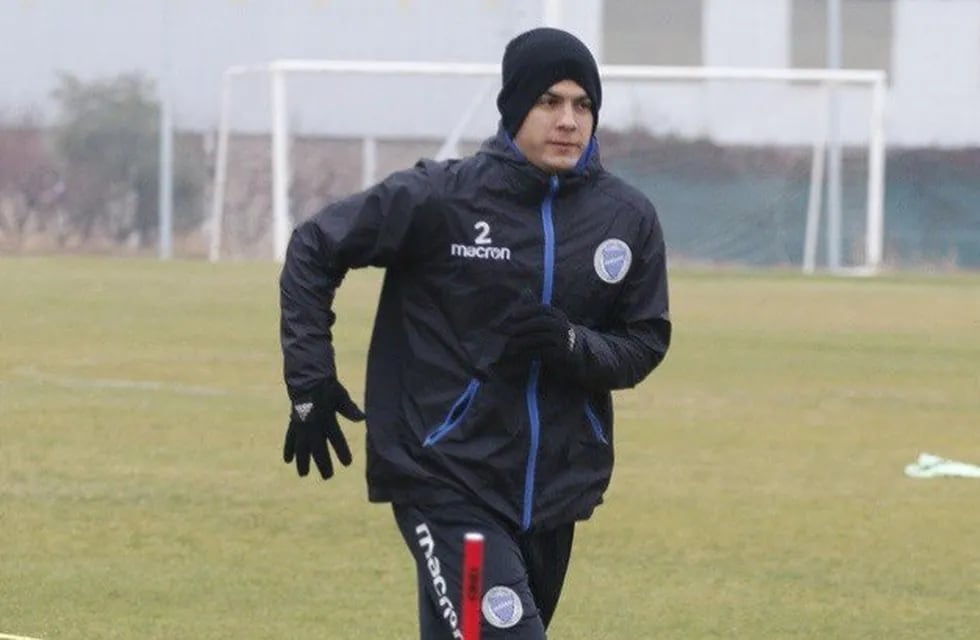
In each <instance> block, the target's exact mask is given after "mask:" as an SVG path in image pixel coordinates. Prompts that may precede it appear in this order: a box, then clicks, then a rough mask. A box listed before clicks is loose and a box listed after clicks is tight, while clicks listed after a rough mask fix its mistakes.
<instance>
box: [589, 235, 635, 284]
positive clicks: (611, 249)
mask: <svg viewBox="0 0 980 640" xmlns="http://www.w3.org/2000/svg"><path fill="white" fill-rule="evenodd" d="M632 262H633V252H632V251H630V247H629V245H628V244H626V243H625V242H623V241H622V240H620V239H619V238H609V239H608V240H604V241H603V242H602V243H601V244H600V245H599V246H598V247H597V248H596V250H595V258H594V259H593V263H594V264H595V272H596V274H597V275H598V276H599V277H600V278H601V279H602V281H603V282H608V283H609V284H616V283H617V282H619V281H620V280H622V279H623V278H625V277H626V273H627V272H628V271H629V270H630V264H631V263H632Z"/></svg>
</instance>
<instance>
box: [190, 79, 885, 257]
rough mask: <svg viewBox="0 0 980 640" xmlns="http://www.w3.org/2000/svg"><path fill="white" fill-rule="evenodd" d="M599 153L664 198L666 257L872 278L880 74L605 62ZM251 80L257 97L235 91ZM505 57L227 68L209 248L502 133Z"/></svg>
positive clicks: (280, 232) (284, 223) (877, 240)
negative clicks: (498, 104)
mask: <svg viewBox="0 0 980 640" xmlns="http://www.w3.org/2000/svg"><path fill="white" fill-rule="evenodd" d="M600 74H601V75H602V78H603V92H604V96H603V105H602V110H601V112H600V118H599V121H600V128H599V139H600V148H601V154H602V158H603V162H604V164H605V165H606V166H607V168H609V169H611V170H613V171H614V172H616V173H617V174H619V175H621V176H622V177H624V178H626V179H627V180H628V181H629V182H630V183H632V184H633V185H634V186H636V187H637V188H639V189H640V190H642V191H644V192H645V193H646V194H647V195H648V196H649V197H650V199H651V200H652V201H653V202H654V204H655V205H656V206H657V209H658V211H659V213H660V216H661V220H662V222H663V226H664V229H665V234H666V237H667V240H668V252H669V254H670V259H671V261H672V263H673V264H690V265H695V266H699V265H706V266H712V265H754V266H788V267H793V268H799V269H802V270H803V271H804V272H805V273H814V272H816V271H821V270H826V271H829V272H833V273H841V274H862V275H866V274H873V273H876V272H877V271H878V270H879V269H880V268H881V265H882V262H883V257H884V256H883V248H884V240H883V238H884V212H883V202H884V199H883V196H884V172H885V154H884V149H885V131H884V122H883V121H884V108H885V93H886V91H885V90H886V77H885V74H884V72H882V71H873V70H830V69H763V68H725V67H653V66H609V65H607V66H602V67H600ZM243 78H249V80H248V82H251V83H252V89H253V95H252V96H251V97H243V96H242V95H239V92H240V91H241V85H243V84H246V81H244V80H243ZM498 78H499V66H498V65H496V64H457V63H436V62H371V61H324V60H320V61H317V60H281V61H276V62H272V63H270V64H268V65H259V66H250V67H233V68H230V69H228V70H227V71H226V73H225V75H224V79H223V86H222V108H221V119H220V124H219V131H218V141H217V153H216V166H215V176H214V190H213V201H212V211H211V221H210V232H211V236H210V251H209V255H210V259H211V260H212V261H217V260H220V259H222V258H223V257H224V256H226V255H231V256H249V257H272V258H274V259H276V260H282V259H283V257H284V256H285V250H286V244H287V242H288V236H289V233H290V230H291V228H292V227H293V226H294V224H295V223H296V222H298V221H300V220H302V219H305V218H306V217H307V216H309V215H311V214H312V213H314V212H315V211H316V210H317V209H318V208H319V207H320V206H322V205H323V204H324V203H325V202H328V201H329V200H331V199H335V198H339V197H343V196H344V195H347V194H349V193H352V192H354V191H356V190H358V189H361V188H364V187H366V186H368V185H370V184H372V183H373V182H374V181H376V180H378V179H380V178H382V177H384V175H386V174H387V173H388V172H390V171H393V170H397V169H400V168H404V167H407V166H410V165H411V164H412V163H414V161H415V160H417V159H418V158H419V157H423V156H425V157H435V158H437V159H444V158H448V157H454V156H458V155H462V154H464V153H467V152H471V151H473V150H475V149H477V148H478V146H479V143H480V140H481V139H483V138H485V137H488V136H489V135H491V134H492V133H493V132H494V130H495V126H496V119H497V114H496V110H495V106H494V97H495V95H496V91H497V90H498V88H499V81H498Z"/></svg>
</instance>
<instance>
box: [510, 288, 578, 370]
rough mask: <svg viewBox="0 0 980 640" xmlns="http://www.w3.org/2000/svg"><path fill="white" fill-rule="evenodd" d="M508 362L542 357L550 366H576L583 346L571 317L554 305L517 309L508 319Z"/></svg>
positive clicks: (533, 305)
mask: <svg viewBox="0 0 980 640" xmlns="http://www.w3.org/2000/svg"><path fill="white" fill-rule="evenodd" d="M508 324H509V327H508V328H509V331H508V333H509V336H510V337H509V338H508V340H507V345H506V347H505V348H504V356H505V357H506V358H519V357H522V356H523V357H524V358H528V359H530V358H531V357H534V356H540V357H541V358H542V359H543V360H544V361H545V362H547V363H549V364H551V365H557V366H565V365H570V364H572V363H574V360H575V355H576V354H577V353H578V351H579V349H580V348H581V345H580V344H579V340H578V336H577V335H576V332H575V325H573V324H572V323H571V322H570V321H569V319H568V316H566V315H565V313H564V312H563V311H562V310H561V309H558V308H556V307H552V306H551V305H547V304H541V303H534V304H526V305H522V306H520V307H518V308H517V310H516V311H515V312H514V313H513V314H511V316H510V318H509V322H508Z"/></svg>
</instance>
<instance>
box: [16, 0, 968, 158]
mask: <svg viewBox="0 0 980 640" xmlns="http://www.w3.org/2000/svg"><path fill="white" fill-rule="evenodd" d="M551 1H552V2H554V0H551ZM637 1H641V0H637ZM690 1H692V2H694V1H695V0H690ZM703 1H704V11H703V22H704V24H703V29H704V31H703V37H702V46H703V54H704V55H703V58H704V62H705V64H708V65H723V66H730V65H739V66H745V65H748V66H768V67H780V66H785V65H788V64H789V40H788V38H789V35H790V13H789V12H790V11H791V7H792V3H791V1H790V0H703ZM893 1H894V2H895V7H894V11H893V17H894V22H895V24H894V33H893V38H892V44H893V52H892V57H893V65H892V69H893V78H892V80H891V85H890V91H889V96H888V106H887V118H888V138H889V143H890V144H897V145H940V146H965V145H973V146H976V145H980V117H978V116H977V114H978V113H980V0H893ZM547 2H548V0H303V1H299V0H293V1H289V2H284V1H283V0H20V1H18V2H5V3H2V4H0V59H2V60H3V63H4V69H3V77H2V89H0V119H2V120H6V121H8V122H9V121H16V120H18V119H19V118H21V117H22V116H23V115H25V114H32V115H35V116H37V117H41V118H49V117H50V116H51V102H50V100H49V94H50V91H51V89H52V88H54V86H55V85H56V72H57V71H58V70H66V71H71V72H72V73H75V74H77V75H79V76H81V77H82V78H83V79H91V78H95V77H99V76H111V75H114V74H117V73H120V72H123V71H127V70H135V69H139V70H142V71H144V72H146V73H148V74H149V75H151V76H153V77H160V74H161V69H163V68H164V65H163V60H164V51H166V50H167V47H165V38H164V28H163V25H167V24H168V25H169V26H170V35H171V38H170V46H169V51H170V55H171V67H172V69H173V74H174V77H175V84H174V99H175V105H176V113H175V115H176V122H177V125H178V127H182V128H194V129H211V128H213V127H214V126H215V125H216V119H217V110H218V101H219V82H220V77H221V73H222V71H223V69H225V68H226V67H228V66H229V65H232V64H242V63H259V62H266V61H269V60H271V59H274V58H286V57H290V58H347V59H382V60H406V59H414V60H424V59H431V60H448V61H478V62H492V63H496V62H499V60H500V55H501V53H502V51H503V47H504V45H505V43H506V42H507V40H508V39H509V38H510V37H512V36H513V35H515V34H516V33H518V32H520V31H522V30H524V29H526V28H529V27H532V26H535V25H537V24H539V23H540V22H541V20H542V17H543V15H544V9H545V5H546V3H547ZM557 6H559V7H560V11H559V15H560V19H561V23H562V26H565V27H566V28H568V29H569V30H571V31H573V32H575V33H576V34H578V35H579V36H580V37H582V38H583V40H585V41H586V42H587V43H588V44H589V45H590V46H592V47H593V49H594V51H596V53H597V56H598V57H600V59H601V49H602V38H603V33H602V26H601V17H602V0H562V1H561V2H560V4H559V5H557ZM164 7H167V8H168V14H167V15H166V16H165V14H164ZM165 17H166V18H167V19H165ZM814 28H819V29H823V28H824V25H814ZM607 37H608V36H607ZM479 85H480V83H479V82H470V83H465V82H461V81H442V82H429V83H422V84H417V83H415V82H414V81H398V80H389V81H387V82H384V83H382V84H381V85H380V86H381V89H380V90H379V89H378V86H379V85H378V83H377V82H376V81H374V80H371V81H365V80H364V79H351V78H347V79H341V80H338V79H336V78H334V79H332V80H331V81H330V82H329V83H328V82H326V81H325V80H324V79H322V78H321V79H318V80H315V81H314V80H312V79H309V80H307V79H304V80H302V81H292V82H291V83H290V91H291V92H292V94H293V97H294V98H295V99H294V100H293V102H292V104H293V111H292V114H291V115H292V118H293V123H294V125H295V126H296V127H297V128H299V129H300V130H315V131H323V132H333V133H346V134H349V135H363V134H367V133H372V134H375V135H394V134H403V133H404V132H405V131H406V130H408V131H413V132H416V133H418V134H436V133H438V132H445V131H446V130H447V129H448V128H449V127H450V126H451V125H450V124H447V123H451V122H452V121H453V120H454V118H455V116H456V114H458V112H459V111H460V110H461V109H462V108H463V105H465V104H466V103H468V102H469V101H470V100H472V97H473V95H474V93H475V92H476V91H477V88H478V87H479ZM492 91H496V88H495V87H494V88H493V89H492ZM726 92H728V93H727V95H728V96H729V97H726ZM794 93H799V92H798V91H796V90H795V89H786V88H785V87H784V88H775V87H768V88H763V89H761V90H759V89H757V88H756V89H753V90H752V91H747V90H744V89H738V90H735V91H732V90H731V89H730V88H726V89H721V88H719V86H718V85H712V86H710V87H705V86H702V87H699V88H696V89H691V88H685V87H680V86H676V85H675V86H662V87H661V88H660V89H659V90H658V91H653V92H651V91H650V90H646V89H643V88H641V87H637V86H630V87H616V86H613V85H611V84H610V85H608V86H607V91H606V100H605V104H604V107H603V114H602V123H603V124H605V125H607V126H629V125H630V124H644V125H645V126H649V127H650V128H652V129H654V130H655V131H661V132H664V133H672V134H675V135H682V136H708V137H711V138H713V139H717V140H731V141H752V140H756V139H767V137H768V138H775V139H778V140H783V141H787V142H805V141H807V140H808V138H810V137H812V133H813V118H814V117H815V116H814V115H813V114H815V113H817V107H816V106H815V104H812V103H813V99H812V98H799V97H798V96H796V97H794V95H793V94H794ZM267 94H268V90H267V82H266V80H265V79H264V78H258V77H254V78H251V79H249V80H243V81H241V82H239V83H237V84H236V87H235V102H234V104H235V114H234V116H235V125H236V126H238V127H240V128H246V129H260V128H261V129H264V128H266V127H267V120H268V104H267V99H268V97H267ZM490 97H491V99H489V100H487V104H486V106H485V108H484V109H482V110H481V111H480V112H479V113H478V114H477V117H476V120H475V121H474V123H473V125H472V127H471V128H470V130H469V131H468V132H467V134H468V136H470V137H479V136H480V135H483V134H484V133H488V132H489V131H491V130H492V128H493V126H494V124H495V122H496V118H497V115H496V112H495V109H494V105H493V100H492V94H491V96H490ZM713 100H715V101H718V102H715V103H714V106H712V101H713ZM847 101H848V102H849V103H853V105H852V106H851V107H847V108H848V109H852V108H853V109H854V110H855V111H854V112H855V114H857V115H847V113H845V118H844V129H845V130H844V135H845V139H848V138H849V137H855V136H858V137H859V136H862V135H864V134H863V133H862V132H863V131H864V130H866V121H865V118H864V116H863V113H862V112H863V111H864V110H866V106H865V103H864V102H862V100H861V99H859V98H856V97H855V98H848V99H847ZM807 102H808V103H810V104H804V103H807Z"/></svg>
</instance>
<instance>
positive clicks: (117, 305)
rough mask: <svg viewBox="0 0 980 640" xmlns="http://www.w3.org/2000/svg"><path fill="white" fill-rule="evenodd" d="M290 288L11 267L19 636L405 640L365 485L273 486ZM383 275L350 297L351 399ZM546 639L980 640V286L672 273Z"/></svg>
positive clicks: (620, 406)
mask: <svg viewBox="0 0 980 640" xmlns="http://www.w3.org/2000/svg"><path fill="white" fill-rule="evenodd" d="M277 277H278V267H277V266H275V265H272V264H222V265H209V264H204V263H196V262H175V263H167V264H165V263H160V262H156V261H152V260H146V261H137V260H123V259H115V260H109V259H96V258H91V259H84V258H73V259H60V258H59V259H2V260H0V634H19V635H25V636H32V637H40V638H44V639H45V640H61V639H63V640H75V639H89V638H91V639H111V638H123V639H133V640H137V639H139V640H143V639H160V640H164V639H166V640H172V639H177V638H208V639H219V638H221V639H224V638H234V639H247V638H254V639H269V638H329V639H331V640H342V639H355V638H357V639H364V638H371V639H375V638H377V639H382V638H383V639H389V638H398V639H402V638H404V639H411V638H416V637H417V630H416V627H415V593H414V574H413V566H412V564H411V562H410V558H409V555H408V552H407V550H406V549H405V548H404V546H403V543H402V542H401V539H400V537H399V535H398V533H397V531H396V529H395V526H394V523H393V521H392V518H391V515H390V511H389V509H388V508H387V507H384V506H378V505H370V504H368V503H367V501H366V497H365V487H364V480H363V475H364V458H363V455H362V454H361V455H358V454H359V453H360V452H361V451H362V450H363V431H362V428H361V427H360V425H358V426H356V427H350V426H349V427H348V429H347V432H348V434H349V437H350V438H351V439H352V441H353V442H352V444H353V446H354V449H355V456H356V457H355V462H354V465H353V466H352V467H351V468H350V469H345V470H343V471H342V473H340V474H339V476H338V477H336V478H335V479H334V480H332V481H330V482H329V483H324V482H322V481H319V480H315V481H314V480H311V479H306V480H304V481H300V480H298V479H297V478H296V475H295V472H294V471H293V469H292V468H290V467H287V466H286V465H285V464H283V463H282V462H281V458H280V451H281V449H280V447H281V438H282V433H283V429H284V426H285V420H284V419H285V417H286V413H287V405H286V402H285V395H284V392H283V388H282V385H281V382H280V370H281V362H280V356H279V351H278V349H279V347H278V288H277ZM378 283H379V274H378V273H377V272H359V273H355V274H351V275H350V276H349V277H348V280H347V282H346V283H345V286H344V288H343V289H342V290H341V295H340V297H339V299H338V303H337V304H338V311H339V316H340V321H339V323H338V327H337V331H336V334H337V344H338V345H339V346H338V357H339V367H340V371H341V376H342V378H343V379H344V380H345V381H346V382H347V383H348V386H349V387H350V388H351V389H352V391H353V392H354V395H355V397H357V398H362V397H363V396H362V394H363V388H364V382H363V380H364V378H363V371H364V357H365V352H366V344H367V338H368V335H369V331H370V324H371V318H372V315H373V305H374V300H375V298H376V291H377V288H378ZM672 307H673V315H674V321H675V334H674V335H675V340H674V345H673V347H672V350H671V353H670V355H669V356H668V358H667V361H666V362H665V363H664V365H663V366H662V368H661V369H659V370H658V371H656V372H655V373H654V374H653V376H652V377H651V378H650V379H648V380H647V381H646V382H645V383H644V384H642V385H641V386H640V387H639V388H637V389H635V390H632V391H627V392H623V393H620V394H618V400H617V443H616V444H617V467H616V472H615V474H614V477H613V484H612V487H611V489H610V491H609V493H608V494H607V501H606V504H605V505H604V506H603V507H602V508H600V509H599V510H598V511H597V512H596V515H595V517H594V518H593V520H592V521H590V522H588V523H585V524H583V525H581V526H580V527H579V529H578V535H577V547H576V553H575V555H574V557H573V561H572V566H571V571H570V575H569V579H568V582H567V584H566V591H565V594H564V596H563V599H562V603H561V605H560V606H559V610H558V614H557V616H556V620H555V623H554V624H553V626H552V630H551V631H552V632H551V634H550V637H552V638H556V639H567V640H572V639H578V640H585V639H590V640H604V639H613V638H615V639H626V638H629V639H646V638H651V639H653V638H657V639H659V638H682V639H688V638H747V639H760V638H814V639H821V640H826V639H838V638H862V639H864V638H874V639H878V638H880V639H889V640H891V639H896V638H915V639H917V640H918V639H922V638H942V639H943V640H950V639H953V638H962V639H964V640H965V639H975V638H978V637H980V481H978V480H965V479H954V478H945V479H933V480H912V479H908V478H906V477H904V475H903V467H904V465H905V464H907V463H910V462H912V461H913V460H914V459H915V457H916V456H917V455H918V453H919V452H921V451H930V452H933V453H938V454H940V455H943V456H947V457H951V458H956V459H960V460H964V461H967V462H974V463H980V277H978V276H977V275H964V276H955V277H954V276H943V277H927V276H915V277H904V276H903V277H897V276H896V277H886V278H881V279H873V280H853V279H829V278H802V277H798V276H796V275H791V274H785V273H778V274H777V273H753V274H739V273H728V274H698V273H676V274H674V276H673V279H672Z"/></svg>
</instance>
